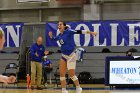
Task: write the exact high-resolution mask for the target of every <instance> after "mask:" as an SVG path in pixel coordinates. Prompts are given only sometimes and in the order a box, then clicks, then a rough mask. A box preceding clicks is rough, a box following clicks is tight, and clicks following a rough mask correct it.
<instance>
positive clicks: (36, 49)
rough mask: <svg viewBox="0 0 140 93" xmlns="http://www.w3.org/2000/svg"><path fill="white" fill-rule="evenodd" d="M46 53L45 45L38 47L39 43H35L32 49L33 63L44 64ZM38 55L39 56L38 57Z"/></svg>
mask: <svg viewBox="0 0 140 93" xmlns="http://www.w3.org/2000/svg"><path fill="white" fill-rule="evenodd" d="M44 52H45V47H44V46H43V45H37V43H34V44H33V45H32V46H31V48H30V57H31V61H36V62H42V57H43V56H45V54H44ZM36 53H37V54H38V55H39V56H36V55H35V54H36Z"/></svg>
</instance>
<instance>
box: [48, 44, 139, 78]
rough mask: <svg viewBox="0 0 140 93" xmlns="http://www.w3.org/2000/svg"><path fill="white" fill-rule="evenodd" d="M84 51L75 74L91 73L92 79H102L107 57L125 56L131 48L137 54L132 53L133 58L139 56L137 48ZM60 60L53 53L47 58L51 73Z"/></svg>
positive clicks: (52, 49)
mask: <svg viewBox="0 0 140 93" xmlns="http://www.w3.org/2000/svg"><path fill="white" fill-rule="evenodd" d="M83 48H84V49H86V53H84V58H83V62H77V68H76V74H77V75H79V73H80V72H82V71H88V72H90V73H91V75H92V77H93V78H94V79H100V78H104V75H105V74H104V73H105V58H106V57H107V56H125V55H126V51H128V50H129V49H131V48H135V49H137V51H138V52H135V53H133V56H139V55H140V52H139V51H140V48H139V46H135V47H133V46H127V47H126V46H108V47H105V46H101V47H97V46H95V47H83ZM104 48H108V49H109V50H110V51H111V52H110V53H102V50H103V49H104ZM46 49H47V50H50V51H54V52H57V50H59V49H60V48H58V47H47V48H46ZM60 58H61V53H54V54H52V55H49V56H48V59H50V60H51V61H52V63H53V67H54V70H53V73H54V72H55V69H56V67H57V66H58V63H59V59H60Z"/></svg>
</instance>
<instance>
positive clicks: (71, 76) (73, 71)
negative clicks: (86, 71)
mask: <svg viewBox="0 0 140 93" xmlns="http://www.w3.org/2000/svg"><path fill="white" fill-rule="evenodd" d="M69 75H70V78H71V79H72V81H73V82H74V84H75V86H76V93H82V88H81V87H80V84H79V81H78V78H77V76H76V75H75V69H70V70H69Z"/></svg>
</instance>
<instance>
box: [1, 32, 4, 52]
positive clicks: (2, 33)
mask: <svg viewBox="0 0 140 93" xmlns="http://www.w3.org/2000/svg"><path fill="white" fill-rule="evenodd" d="M4 43H5V35H4V32H3V31H2V30H0V50H2V49H3V46H4Z"/></svg>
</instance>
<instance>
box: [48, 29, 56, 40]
mask: <svg viewBox="0 0 140 93" xmlns="http://www.w3.org/2000/svg"><path fill="white" fill-rule="evenodd" d="M49 37H50V38H51V39H52V40H55V41H57V40H58V37H54V36H53V33H52V32H51V31H50V32H49Z"/></svg>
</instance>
